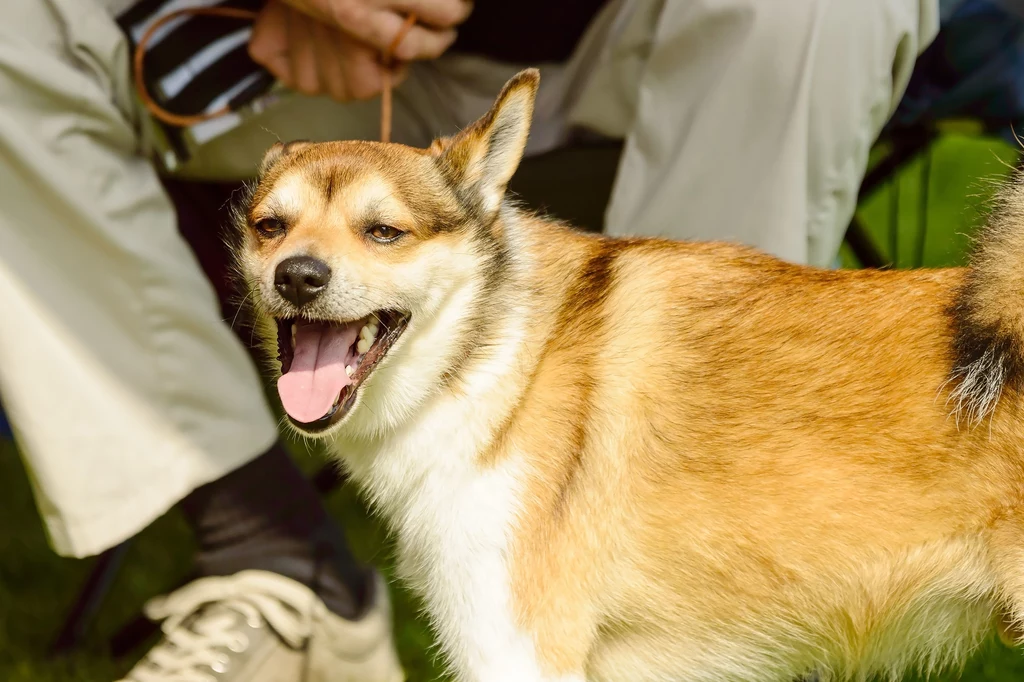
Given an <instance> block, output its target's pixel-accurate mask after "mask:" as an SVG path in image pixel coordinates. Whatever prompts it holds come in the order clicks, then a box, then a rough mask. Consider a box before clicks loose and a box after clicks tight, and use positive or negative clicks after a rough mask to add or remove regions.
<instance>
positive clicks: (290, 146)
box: [260, 140, 313, 175]
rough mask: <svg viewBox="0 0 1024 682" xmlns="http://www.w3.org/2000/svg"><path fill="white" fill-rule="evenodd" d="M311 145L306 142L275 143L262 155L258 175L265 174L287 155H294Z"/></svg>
mask: <svg viewBox="0 0 1024 682" xmlns="http://www.w3.org/2000/svg"><path fill="white" fill-rule="evenodd" d="M311 144H313V143H312V142H310V141H308V140H295V141H293V142H275V143H274V144H273V145H271V147H270V149H268V150H267V152H266V153H265V154H264V155H263V160H262V161H260V175H264V174H266V172H267V171H268V170H270V169H271V167H272V166H273V165H274V164H275V163H277V162H278V161H280V160H281V159H282V158H283V157H285V156H288V155H289V154H294V153H295V152H297V151H299V150H300V149H305V148H306V147H308V146H310V145H311Z"/></svg>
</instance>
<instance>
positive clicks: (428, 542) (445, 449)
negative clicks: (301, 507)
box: [238, 71, 1024, 682]
mask: <svg viewBox="0 0 1024 682" xmlns="http://www.w3.org/2000/svg"><path fill="white" fill-rule="evenodd" d="M537 82H538V77H537V74H536V72H534V71H525V72H523V73H521V74H520V75H518V76H517V77H516V78H515V79H513V80H512V81H510V83H509V84H508V85H507V86H506V88H505V89H504V90H503V91H502V93H501V95H500V96H499V98H498V101H497V103H496V104H495V106H494V108H493V109H492V111H491V112H490V113H489V114H488V115H487V116H485V117H484V118H483V119H481V120H480V121H478V122H477V123H476V124H474V125H473V126H471V127H469V128H468V129H466V130H465V131H463V132H462V133H460V134H458V135H455V136H453V137H451V138H446V139H441V140H438V141H437V142H435V143H434V145H433V146H431V148H430V149H427V150H420V149H412V148H408V147H404V146H400V145H385V144H378V143H367V142H336V143H320V144H309V143H296V144H293V145H276V146H275V147H274V148H273V149H272V150H271V151H270V152H268V154H267V158H266V161H265V163H264V167H263V169H262V175H261V178H260V180H259V182H258V184H257V185H256V186H255V188H254V191H253V193H252V196H251V197H250V198H249V200H248V201H247V202H246V205H245V206H244V208H243V210H242V211H241V221H240V222H241V230H242V233H241V237H242V241H241V244H240V246H239V247H238V264H239V268H240V271H241V273H242V274H243V276H244V279H245V281H246V283H247V284H248V287H249V293H250V295H251V299H252V300H253V301H254V307H255V310H256V312H257V315H258V317H259V320H260V322H259V324H260V326H261V328H262V329H263V332H264V334H265V336H266V339H267V342H268V344H271V345H274V344H275V343H276V341H275V338H276V337H275V332H274V331H273V322H272V318H273V317H274V316H285V315H295V314H301V315H305V316H307V317H311V318H318V319H337V320H351V319H357V318H360V317H362V316H365V315H367V314H370V313H372V312H373V311H375V310H378V309H381V308H398V309H401V310H404V311H408V312H410V313H411V319H410V324H409V327H408V330H407V331H406V332H405V334H404V336H402V337H401V338H400V339H399V341H398V342H397V344H396V345H395V346H394V347H393V348H392V349H391V351H390V352H389V353H388V354H387V356H386V357H385V359H384V360H383V361H382V362H381V363H380V365H379V367H378V368H377V369H376V370H375V371H374V373H373V374H372V376H370V377H369V379H367V381H366V383H365V384H364V385H363V386H362V388H361V389H360V395H359V397H358V401H357V402H356V404H355V406H354V407H353V409H352V410H351V412H350V413H349V414H348V415H347V417H346V418H345V419H344V421H343V422H341V423H340V424H338V425H337V426H336V427H335V428H333V429H332V430H331V431H330V432H329V440H330V443H331V445H332V447H333V448H334V450H335V451H336V453H337V456H338V457H340V458H341V459H342V461H343V462H344V463H345V465H346V466H347V468H348V469H349V470H350V472H351V474H352V476H353V477H354V479H355V480H356V481H357V482H358V484H359V485H360V486H361V488H362V490H363V491H364V492H365V493H366V495H367V497H368V499H369V501H370V502H371V503H372V504H373V505H374V506H375V507H376V508H377V509H378V510H379V511H380V512H381V513H383V515H384V516H385V517H386V519H387V520H388V521H389V522H390V524H391V527H392V529H393V530H394V533H395V535H396V538H397V544H398V550H399V557H400V571H401V574H402V575H403V577H404V578H405V579H406V580H408V581H409V583H410V584H411V585H412V586H414V587H415V588H416V589H417V590H418V591H419V592H420V594H422V596H423V598H424V599H425V602H426V605H427V608H428V610H429V613H430V616H431V617H432V620H433V623H434V625H435V626H436V629H437V633H438V635H439V639H440V642H441V645H442V648H443V650H444V652H445V653H446V654H447V657H448V660H449V661H450V663H451V665H452V668H453V670H454V672H455V673H456V675H457V676H458V678H459V679H460V680H467V681H469V680H471V681H474V682H476V681H479V682H494V681H498V680H502V681H504V680H507V681H509V682H539V681H541V680H545V681H548V680H562V681H566V682H567V681H570V680H571V681H574V682H577V681H580V680H602V681H605V680H607V681H613V680H615V681H622V682H640V681H644V680H650V681H654V680H658V681H661V680H685V681H687V682H689V681H698V680H700V681H707V682H712V681H713V682H728V681H740V680H742V681H744V682H751V681H759V680H763V681H770V680H771V681H787V682H788V681H789V680H792V679H794V678H795V677H797V676H800V675H802V674H805V673H807V672H808V671H811V670H812V669H814V670H818V671H819V672H820V673H821V674H822V675H823V676H824V677H826V678H828V677H836V678H852V679H863V678H864V677H865V676H866V675H869V674H873V673H880V674H882V675H886V676H891V677H897V676H899V675H901V674H902V673H903V672H904V671H905V670H907V669H908V668H912V667H921V668H924V669H926V670H934V669H937V668H939V667H941V666H944V665H947V664H951V663H956V662H958V661H962V660H963V659H964V657H965V656H966V654H968V653H969V652H970V651H972V650H973V649H974V648H975V647H976V646H977V645H978V644H979V642H981V641H982V640H983V639H984V638H985V637H986V636H988V635H989V634H990V633H991V632H993V631H994V630H995V629H996V627H995V626H996V625H997V624H1001V631H1002V632H1003V633H1004V635H1005V636H1006V637H1010V636H1012V634H1011V633H1013V632H1015V625H1016V624H1018V623H1020V622H1021V621H1024V510H1022V508H1021V492H1022V483H1024V453H1022V447H1024V411H1022V408H1024V398H1022V394H1021V388H1022V385H1024V383H1022V382H1024V191H1022V190H1021V189H1020V187H1021V185H1020V184H1016V185H1015V186H1014V187H1012V188H1011V189H1009V190H1008V191H1007V193H1006V197H1005V199H1004V202H1003V206H1002V207H1001V208H1000V210H999V211H998V215H999V216H1001V217H999V218H997V219H995V220H994V221H993V222H992V225H991V226H990V228H989V230H988V234H987V235H986V237H985V239H984V240H983V245H982V247H981V249H980V251H979V253H978V255H977V256H976V257H975V259H974V262H973V264H972V266H971V267H970V268H965V269H946V270H929V271H925V270H919V271H824V270H818V269H813V268H809V267H800V266H796V265H791V264H787V263H784V262H781V261H779V260H777V259H775V258H772V257H769V256H767V255H764V254H761V253H759V252H757V251H754V250H752V249H749V248H744V247H740V246H735V245H727V244H709V243H680V242H670V241H661V240H649V239H608V238H603V237H598V236H592V235H586V234H583V233H580V232H577V231H574V230H572V229H570V228H568V227H566V226H563V225H560V224H556V223H553V222H550V221H547V220H544V219H542V218H539V217H536V216H533V215H529V214H527V213H525V212H522V211H520V210H518V209H517V208H516V207H515V206H514V205H513V204H512V203H511V202H510V201H508V200H507V199H505V197H504V193H505V187H506V184H507V182H508V180H509V178H510V177H511V176H512V174H513V173H514V172H515V169H516V167H517V165H518V163H519V160H520V158H521V155H522V152H523V148H524V145H525V142H526V138H527V134H528V128H529V122H530V118H531V115H532V106H533V100H534V95H535V91H536V87H537ZM737 201H742V192H741V191H739V192H737ZM267 216H271V217H274V218H276V219H277V220H279V221H280V224H281V225H282V226H283V228H282V230H281V232H280V234H275V235H273V236H270V237H264V236H260V235H259V234H257V233H256V232H255V231H254V230H253V225H254V223H255V222H257V221H258V220H260V219H261V218H266V217H267ZM680 220H685V207H682V211H681V216H680ZM381 221H384V222H387V223H388V224H390V225H393V226H395V227H397V228H400V229H401V230H404V231H405V232H406V234H405V235H404V237H402V239H400V240H398V241H397V242H395V243H394V244H390V245H378V244H375V243H370V242H369V241H368V240H367V239H366V238H364V233H363V232H364V230H365V228H366V226H367V225H368V224H371V223H375V222H381ZM296 254H308V255H312V256H315V257H317V258H320V259H322V260H323V261H325V262H327V263H328V264H329V265H330V267H331V268H332V270H333V272H334V277H333V279H332V280H331V283H330V286H329V290H328V292H327V293H326V294H325V295H324V296H322V297H321V298H320V299H317V301H316V302H314V303H313V304H311V305H310V307H309V309H308V310H306V309H304V310H302V311H295V310H293V309H292V308H290V307H289V305H288V304H287V303H286V302H285V301H283V300H282V299H281V298H280V297H279V296H277V294H276V293H275V292H274V287H273V272H274V269H275V267H276V265H277V264H278V263H279V262H280V261H281V260H282V259H284V258H286V257H288V256H293V255H296ZM274 353H276V350H275V351H274Z"/></svg>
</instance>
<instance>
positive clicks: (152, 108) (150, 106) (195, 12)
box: [132, 7, 416, 142]
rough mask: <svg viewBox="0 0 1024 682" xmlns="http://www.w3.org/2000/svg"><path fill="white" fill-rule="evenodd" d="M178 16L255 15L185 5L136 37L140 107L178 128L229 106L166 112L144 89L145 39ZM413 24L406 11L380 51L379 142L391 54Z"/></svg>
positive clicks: (386, 114) (386, 121)
mask: <svg viewBox="0 0 1024 682" xmlns="http://www.w3.org/2000/svg"><path fill="white" fill-rule="evenodd" d="M182 16H214V17H226V18H229V19H248V20H251V21H255V20H256V17H257V16H259V14H258V13H257V12H253V11H251V10H246V9H236V8H234V7H186V8H184V9H179V10H176V11H174V12H170V13H169V14H165V15H164V16H162V17H160V18H159V19H157V20H156V21H155V22H153V24H152V25H151V26H150V27H149V28H148V29H147V30H146V32H145V33H144V34H143V35H142V38H140V39H139V44H138V46H137V47H136V49H135V55H134V57H133V59H132V67H133V69H132V70H133V76H134V80H135V89H136V91H137V92H138V93H139V97H140V98H141V99H142V104H143V106H145V107H146V110H147V111H149V113H151V114H152V115H153V116H154V118H156V119H158V120H160V121H163V122H164V123H167V124H169V125H173V126H177V127H179V128H187V127H189V126H193V125H196V124H197V123H202V122H203V121H209V120H211V119H214V118H219V117H220V116H223V115H225V114H228V113H231V107H230V105H227V104H226V105H224V106H223V107H221V108H220V109H216V110H214V111H210V112H206V113H203V114H192V115H181V114H175V113H172V112H170V111H167V110H166V109H164V108H163V107H161V106H160V105H159V104H157V103H156V101H155V100H154V99H153V97H152V96H151V95H150V94H149V91H148V90H147V89H146V81H145V79H144V78H143V72H144V66H145V64H144V62H145V58H146V46H147V45H148V44H149V41H150V40H152V39H153V36H154V35H155V34H156V32H157V31H158V30H160V28H161V27H163V26H165V25H166V24H167V23H168V22H171V21H174V20H175V19H177V18H179V17H182ZM415 23H416V15H415V14H410V15H409V16H408V17H406V19H405V21H404V22H403V23H402V26H401V28H399V29H398V33H396V34H395V38H394V40H392V41H391V44H390V45H389V46H388V49H387V51H386V52H384V54H383V55H382V57H383V60H382V61H383V63H384V66H385V69H384V71H383V74H382V75H381V93H380V140H381V142H390V141H391V115H392V114H391V112H392V104H391V91H392V89H393V83H392V80H391V64H392V57H393V55H394V54H395V51H396V50H397V49H398V46H399V45H401V43H402V40H404V39H405V36H406V35H407V34H408V33H409V29H411V28H412V27H413V25H414V24H415Z"/></svg>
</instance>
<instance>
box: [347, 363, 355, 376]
mask: <svg viewBox="0 0 1024 682" xmlns="http://www.w3.org/2000/svg"><path fill="white" fill-rule="evenodd" d="M355 373H356V371H355V369H353V368H352V365H345V374H347V375H349V376H352V375H353V374H355Z"/></svg>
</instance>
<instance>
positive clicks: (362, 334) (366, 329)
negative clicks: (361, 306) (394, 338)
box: [359, 324, 377, 343]
mask: <svg viewBox="0 0 1024 682" xmlns="http://www.w3.org/2000/svg"><path fill="white" fill-rule="evenodd" d="M359 338H361V339H367V340H368V341H369V342H370V343H373V340H374V339H375V338H377V327H376V326H371V325H369V324H367V325H363V328H362V329H360V330H359Z"/></svg>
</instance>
